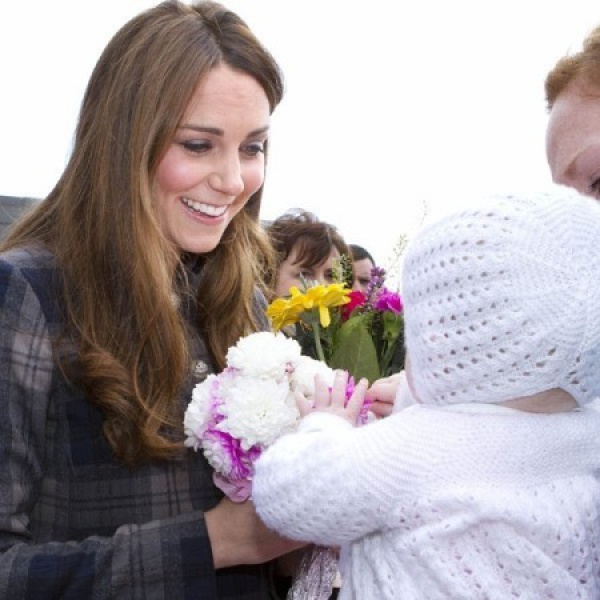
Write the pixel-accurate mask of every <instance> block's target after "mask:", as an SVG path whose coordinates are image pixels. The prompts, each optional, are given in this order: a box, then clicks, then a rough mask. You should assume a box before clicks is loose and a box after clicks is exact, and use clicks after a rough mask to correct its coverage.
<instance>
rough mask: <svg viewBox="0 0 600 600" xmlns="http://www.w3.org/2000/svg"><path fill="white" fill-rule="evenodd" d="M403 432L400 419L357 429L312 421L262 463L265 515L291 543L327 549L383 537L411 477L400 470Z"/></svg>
mask: <svg viewBox="0 0 600 600" xmlns="http://www.w3.org/2000/svg"><path fill="white" fill-rule="evenodd" d="M398 416H400V415H398ZM402 428H403V425H402V419H401V418H400V419H399V418H397V417H396V416H394V417H388V418H387V419H386V420H385V421H381V422H377V423H373V424H371V425H367V426H365V427H361V428H358V429H354V428H353V427H352V426H351V425H350V424H349V423H347V422H346V421H345V420H344V419H342V418H340V417H335V416H333V415H328V414H323V413H314V414H311V415H309V416H307V417H306V418H305V419H304V420H303V421H302V423H301V425H300V429H299V431H298V432H297V433H295V434H291V435H287V436H284V437H283V438H281V439H280V440H278V441H277V442H276V443H275V444H274V445H273V446H272V447H271V448H269V449H268V450H267V451H266V452H265V453H264V454H263V456H262V457H261V458H260V459H259V461H258V462H257V465H256V473H255V477H254V479H253V483H252V490H253V491H252V499H253V501H254V503H255V505H256V510H257V512H258V514H259V515H260V517H261V518H262V519H263V520H264V522H265V523H266V524H267V525H268V526H269V527H271V528H273V529H275V530H277V531H279V532H280V533H282V534H283V535H284V536H287V537H290V538H292V539H297V540H305V541H310V542H315V543H318V544H323V545H341V544H344V543H347V542H350V541H352V540H355V539H357V538H360V537H362V536H364V535H366V534H368V533H369V532H371V531H376V530H378V529H381V528H382V527H383V526H384V524H385V522H386V520H387V518H388V517H387V516H386V515H387V513H388V512H389V510H390V506H391V503H392V502H397V501H398V499H399V498H401V497H402V495H403V489H404V481H403V478H404V475H403V474H402V473H401V472H400V471H395V470H394V468H393V464H394V462H395V459H396V458H397V457H398V456H399V455H400V453H401V452H402V446H403V433H402Z"/></svg>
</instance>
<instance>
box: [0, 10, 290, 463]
mask: <svg viewBox="0 0 600 600" xmlns="http://www.w3.org/2000/svg"><path fill="white" fill-rule="evenodd" d="M220 63H226V64H228V65H229V66H231V67H233V68H234V69H238V70H240V71H242V72H244V73H247V74H249V75H251V76H252V77H254V78H255V79H256V80H257V81H258V82H259V83H260V85H261V86H262V88H263V89H264V91H265V93H266V95H267V98H268V100H269V103H270V107H271V110H273V109H274V108H275V107H276V106H277V104H278V103H279V101H280V100H281V97H282V94H283V80H282V76H281V74H280V71H279V68H278V66H277V64H276V62H275V61H274V59H273V58H272V56H271V55H270V54H269V53H268V52H267V51H266V50H265V48H263V47H262V45H261V44H260V43H259V42H258V40H257V39H256V38H255V36H254V35H253V33H252V32H251V31H250V30H249V28H248V27H247V25H246V24H245V23H244V21H243V20H242V19H240V18H239V17H238V16H237V15H236V14H234V13H232V12H231V11H229V10H227V9H226V8H224V7H223V6H221V5H220V4H217V3H214V2H209V1H204V2H203V1H200V2H198V3H196V4H193V5H191V6H190V5H186V4H184V3H180V2H176V1H167V2H163V3H161V4H159V5H157V6H156V7H154V8H152V9H150V10H147V11H145V12H143V13H141V14H140V15H138V16H137V17H135V18H133V19H132V20H131V21H129V22H128V23H127V24H125V25H124V26H123V27H122V28H121V29H120V30H119V31H118V32H117V33H116V34H115V36H114V37H113V38H112V40H111V41H110V42H109V44H108V45H107V47H106V49H105V50H104V52H103V54H102V55H101V57H100V59H99V61H98V63H97V65H96V67H95V69H94V72H93V74H92V76H91V78H90V81H89V84H88V87H87V90H86V93H85V96H84V99H83V102H82V106H81V111H80V116H79V122H78V126H77V131H76V135H75V142H74V148H73V152H72V155H71V157H70V159H69V162H68V164H67V166H66V168H65V171H64V173H63V175H62V177H61V178H60V180H59V181H58V183H57V185H56V187H55V188H54V189H53V190H52V192H51V193H50V195H49V196H48V197H47V198H46V199H45V200H44V201H43V202H41V203H40V205H39V206H38V207H37V209H36V210H35V211H34V212H33V213H31V214H30V215H28V216H27V217H26V218H25V219H24V220H23V221H22V222H21V223H20V224H19V225H17V226H16V227H15V228H14V229H13V231H12V233H11V235H10V236H9V237H8V238H7V239H6V241H5V242H4V244H3V245H2V246H1V247H0V249H2V250H6V249H9V248H13V247H16V246H21V245H24V244H29V243H41V244H42V245H44V246H46V247H48V248H50V249H51V251H52V252H53V253H54V254H55V256H56V259H57V262H58V265H59V267H60V271H59V272H60V276H61V278H62V281H61V286H62V298H61V300H62V302H63V303H64V315H65V327H66V330H65V332H64V334H65V336H66V337H67V338H68V340H69V341H71V342H74V343H75V344H76V348H77V350H76V351H77V359H78V360H77V361H76V362H75V363H74V364H71V365H63V367H65V369H66V370H68V372H69V374H70V376H72V377H73V376H74V374H76V383H77V384H78V385H79V386H81V387H82V388H83V389H84V390H85V391H86V392H87V394H88V396H89V398H90V400H91V401H92V402H94V403H95V404H96V405H98V406H99V407H100V409H101V410H102V411H103V413H104V415H105V423H104V431H105V434H106V436H107V438H108V440H109V443H110V444H111V446H112V448H113V449H114V451H115V452H116V453H117V455H118V456H119V457H120V458H121V459H122V460H124V461H125V462H126V463H128V464H130V465H134V464H136V463H139V462H141V461H144V460H147V459H152V458H163V457H170V456H173V455H174V454H176V453H178V452H179V451H180V448H181V443H180V442H181V438H182V433H183V432H182V425H181V416H182V415H181V414H180V411H181V410H182V409H181V407H180V400H179V395H180V393H181V391H182V384H183V383H184V381H185V380H186V378H187V377H188V375H189V369H190V356H189V355H188V354H189V351H188V340H187V335H186V325H185V323H184V321H183V319H182V316H181V314H180V313H179V310H178V309H177V306H176V303H174V302H173V292H174V290H175V288H176V285H177V283H176V282H177V280H178V278H179V279H180V276H181V272H182V268H181V260H180V257H179V255H178V253H177V251H176V249H174V248H173V246H172V244H171V243H170V242H169V241H168V240H167V239H166V238H165V236H164V235H163V233H162V231H161V228H160V226H159V223H158V221H157V217H156V211H155V207H154V202H155V200H154V194H153V188H154V185H155V176H156V171H157V167H158V165H159V163H160V161H161V159H162V157H163V156H164V154H165V152H166V150H167V149H168V147H169V144H170V143H171V142H172V139H173V137H174V135H175V132H176V129H177V127H178V126H179V124H180V122H181V119H182V118H183V115H184V113H185V111H186V109H187V106H188V104H189V101H190V99H191V97H192V95H193V93H194V91H195V90H196V87H197V85H198V83H199V81H201V80H202V78H203V77H205V76H206V74H207V73H208V72H209V71H210V70H211V69H213V68H214V67H215V66H217V65H218V64H220ZM261 194H262V189H260V190H259V191H258V192H257V193H255V194H254V195H253V196H252V197H251V199H250V201H249V202H248V204H247V205H246V207H245V208H244V210H242V211H240V212H239V213H238V215H236V217H235V218H234V219H233V221H232V223H231V224H230V225H229V227H228V229H227V230H226V232H225V234H224V237H223V240H222V242H221V243H220V244H219V245H218V246H217V248H216V249H215V250H214V251H213V252H211V253H210V254H208V255H207V256H206V257H205V266H204V275H203V280H202V284H201V288H200V291H199V294H198V298H199V327H200V329H201V331H202V332H203V333H204V334H205V336H206V340H207V344H208V348H209V351H210V352H211V354H212V356H213V358H214V362H215V366H216V367H218V368H220V367H223V365H224V363H225V353H226V351H227V348H228V347H229V346H230V345H231V344H233V343H235V341H237V339H238V338H239V337H240V336H241V335H244V334H246V333H249V332H250V331H252V330H254V329H255V328H256V327H257V325H256V324H255V322H254V318H253V312H252V299H253V295H254V291H255V288H256V286H257V285H260V282H261V281H262V272H263V269H268V268H269V266H270V265H272V250H271V248H270V245H269V243H268V239H267V238H266V236H265V234H264V232H263V231H262V229H261V227H260V223H259V219H258V213H259V207H260V199H261Z"/></svg>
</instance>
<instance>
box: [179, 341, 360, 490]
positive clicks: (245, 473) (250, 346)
mask: <svg viewBox="0 0 600 600" xmlns="http://www.w3.org/2000/svg"><path fill="white" fill-rule="evenodd" d="M317 374H321V375H322V376H323V377H324V378H325V380H326V381H328V382H329V383H330V384H333V377H334V371H333V369H331V368H330V367H328V366H327V365H325V364H324V363H322V362H320V361H318V360H314V359H312V358H310V357H308V356H303V355H302V354H301V350H300V345H299V344H298V343H297V342H296V341H295V340H293V339H290V338H287V337H285V336H284V335H283V334H282V333H271V332H258V333H253V334H251V335H249V336H246V337H243V338H241V339H240V340H239V341H238V343H237V344H236V345H235V346H233V347H232V348H230V349H229V351H228V353H227V367H226V368H225V370H224V371H222V372H221V373H219V374H218V375H215V374H213V375H209V376H208V377H207V378H206V379H205V380H204V381H203V382H202V383H199V384H198V385H196V387H195V388H194V390H193V392H192V401H191V402H190V404H189V405H188V407H187V409H186V412H185V416H184V423H183V424H184V431H185V435H186V439H185V445H186V446H188V447H191V448H193V449H194V450H200V449H201V450H202V451H203V452H204V456H205V457H206V459H207V460H208V462H209V463H210V465H211V466H212V467H213V468H214V470H215V472H214V475H213V479H214V482H215V485H217V487H219V488H220V489H221V490H222V491H223V492H225V494H227V496H228V497H229V498H231V499H232V500H234V501H236V502H243V501H244V500H247V499H248V498H249V497H250V493H251V483H252V475H253V473H254V463H255V461H256V460H257V459H258V457H259V456H260V455H261V453H262V452H263V450H264V449H265V448H267V447H268V446H270V445H271V444H272V443H273V442H274V441H275V440H276V439H277V438H278V437H279V436H281V435H283V434H284V433H287V432H290V431H293V430H294V428H295V427H296V424H297V423H298V421H299V418H300V415H299V413H298V409H297V407H296V401H295V399H294V393H295V392H296V391H300V392H302V393H303V394H304V395H305V396H307V397H310V396H312V395H313V394H314V379H315V375H317ZM349 388H350V389H348V397H350V394H351V393H352V389H351V386H349Z"/></svg>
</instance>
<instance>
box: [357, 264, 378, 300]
mask: <svg viewBox="0 0 600 600" xmlns="http://www.w3.org/2000/svg"><path fill="white" fill-rule="evenodd" d="M374 266H375V265H374V264H373V263H372V262H371V261H370V259H368V258H361V259H360V260H355V261H354V284H353V285H352V289H353V290H358V291H361V292H363V293H366V291H367V287H368V285H369V281H371V269H372V268H373V267H374Z"/></svg>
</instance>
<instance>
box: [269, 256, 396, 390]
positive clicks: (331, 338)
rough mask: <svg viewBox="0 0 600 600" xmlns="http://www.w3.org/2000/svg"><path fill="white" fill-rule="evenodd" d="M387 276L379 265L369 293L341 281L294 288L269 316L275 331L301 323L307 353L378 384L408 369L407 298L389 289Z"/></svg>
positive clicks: (273, 305) (299, 336)
mask: <svg viewBox="0 0 600 600" xmlns="http://www.w3.org/2000/svg"><path fill="white" fill-rule="evenodd" d="M385 275H386V273H385V270H384V269H382V268H380V267H374V268H373V269H372V271H371V281H370V282H369V285H368V287H367V291H366V293H363V292H360V291H350V290H349V289H347V288H345V287H344V286H343V285H341V284H339V283H332V284H329V285H320V284H315V285H310V284H309V283H308V282H307V283H305V285H304V286H303V287H304V289H303V290H300V289H298V288H297V287H292V288H291V289H290V296H289V297H287V298H277V299H276V300H274V301H273V302H272V303H271V304H270V305H269V307H268V309H267V315H268V316H269V317H270V319H271V321H272V323H273V328H274V329H275V330H280V329H282V328H283V327H286V326H289V325H296V330H297V331H296V338H297V339H298V341H299V343H300V344H301V347H302V350H303V352H304V354H307V355H309V356H313V357H315V358H318V359H319V360H321V361H323V362H325V363H326V364H328V365H329V366H330V367H332V368H336V369H345V370H346V371H348V372H349V373H350V374H351V375H352V376H353V377H354V378H355V379H357V380H358V379H359V378H362V377H366V378H367V379H368V380H369V381H370V382H373V381H375V380H376V379H379V378H380V377H385V376H387V375H391V374H392V373H397V372H399V371H401V370H402V369H403V368H404V321H403V316H402V299H401V297H400V294H398V293H397V292H393V291H391V290H389V289H387V288H386V287H385Z"/></svg>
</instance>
